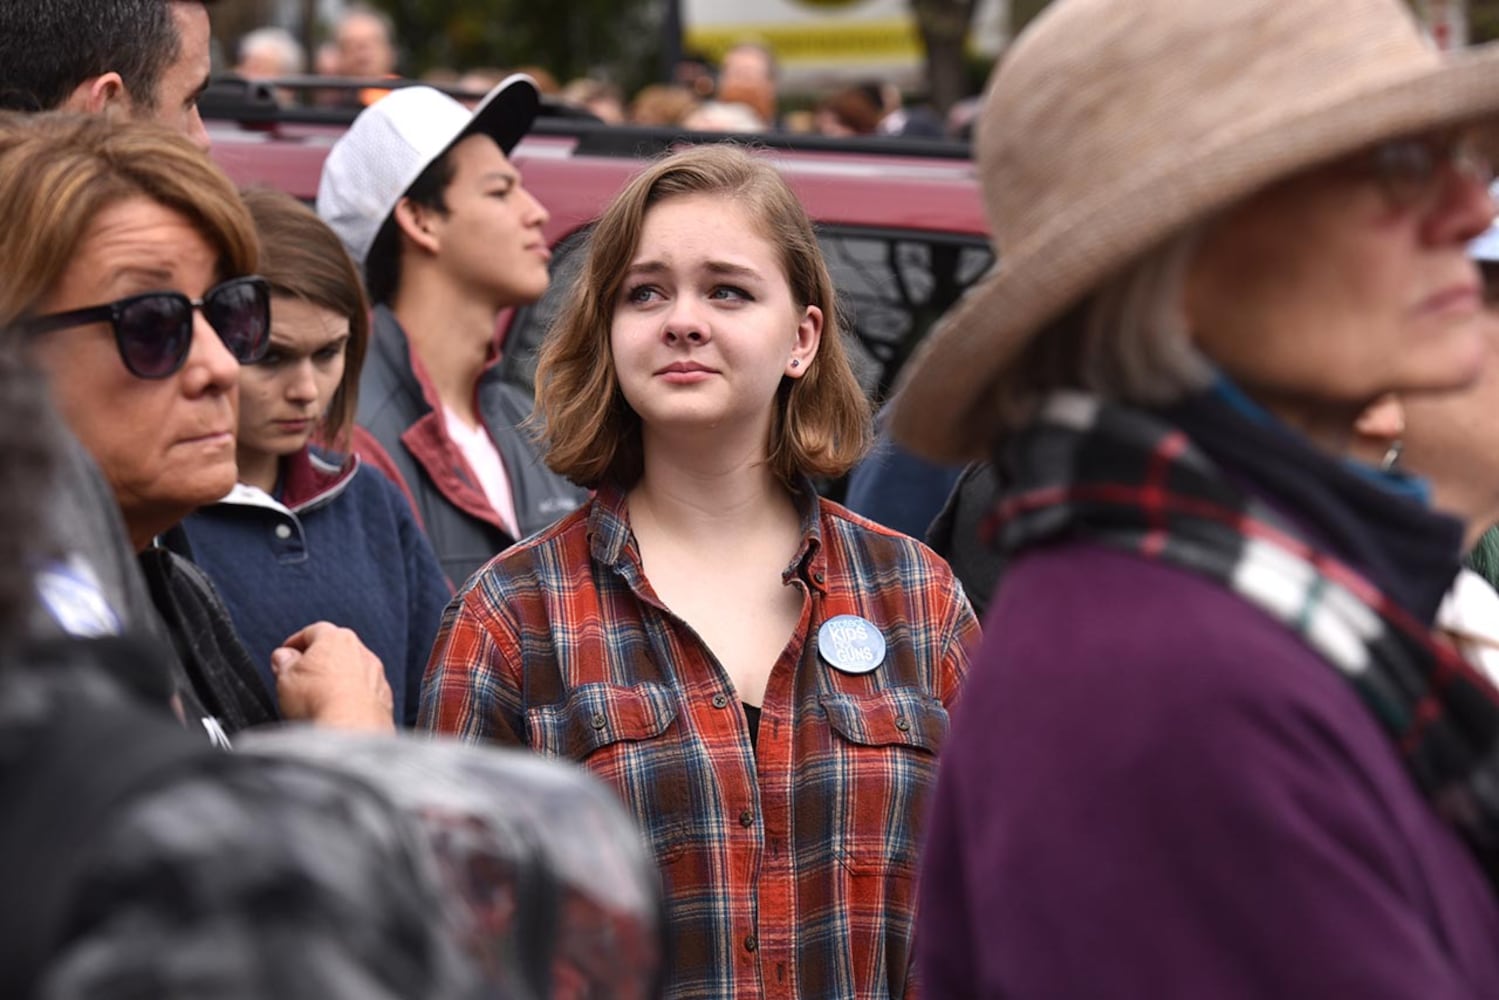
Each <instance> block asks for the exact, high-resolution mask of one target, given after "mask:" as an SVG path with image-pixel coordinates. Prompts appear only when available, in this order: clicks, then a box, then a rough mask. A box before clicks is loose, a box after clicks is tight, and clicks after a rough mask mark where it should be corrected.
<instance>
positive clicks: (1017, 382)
mask: <svg viewBox="0 0 1499 1000" xmlns="http://www.w3.org/2000/svg"><path fill="white" fill-rule="evenodd" d="M1205 228H1206V224H1199V225H1197V226H1193V227H1191V228H1190V229H1188V230H1186V231H1184V232H1181V233H1179V234H1177V235H1176V236H1173V237H1172V238H1170V239H1168V240H1166V241H1165V242H1164V243H1162V244H1160V245H1158V246H1157V247H1156V248H1155V249H1153V250H1150V251H1147V252H1146V253H1145V254H1143V255H1141V256H1140V257H1137V258H1135V260H1134V261H1132V262H1131V263H1130V264H1129V265H1127V266H1126V267H1125V268H1124V269H1123V270H1121V271H1119V272H1118V273H1116V274H1115V275H1114V276H1113V277H1112V278H1110V279H1108V280H1107V281H1105V282H1103V283H1102V284H1101V285H1099V286H1098V288H1097V289H1095V290H1094V292H1093V293H1092V294H1091V295H1089V296H1088V297H1087V298H1084V299H1082V300H1081V301H1079V302H1078V303H1076V304H1075V305H1073V307H1072V308H1071V309H1069V310H1068V311H1067V312H1066V313H1064V314H1062V316H1061V317H1059V318H1058V319H1056V320H1054V321H1053V322H1052V323H1051V324H1049V325H1048V327H1047V328H1046V329H1045V330H1043V331H1041V332H1040V333H1039V334H1038V335H1037V336H1036V337H1035V338H1033V339H1032V340H1031V342H1030V344H1028V345H1027V346H1026V348H1025V350H1024V351H1023V352H1022V353H1021V355H1020V358H1019V360H1018V361H1017V362H1016V363H1015V364H1014V365H1011V366H1009V367H1008V368H1007V369H1006V371H1005V373H1004V374H1003V375H1002V376H1001V378H1000V379H999V381H998V382H996V384H995V385H994V387H993V390H992V391H993V392H994V393H995V394H996V396H995V398H997V399H999V400H1001V401H1002V404H1003V405H1002V406H1001V408H1000V411H999V416H1000V423H999V427H998V428H997V436H998V437H1001V438H1002V437H1004V436H1005V435H1007V434H1009V433H1010V432H1012V431H1015V430H1017V429H1018V428H1020V427H1021V426H1023V425H1024V424H1025V423H1026V422H1027V421H1029V420H1030V419H1031V417H1032V416H1033V415H1034V414H1035V409H1036V405H1037V404H1038V403H1039V402H1040V401H1041V399H1042V397H1043V396H1045V395H1046V394H1047V393H1049V392H1052V391H1054V390H1057V389H1083V390H1086V391H1088V392H1091V393H1093V394H1094V395H1096V396H1098V397H1099V398H1101V399H1104V400H1108V401H1112V402H1118V403H1130V404H1134V405H1138V406H1165V405H1168V404H1171V403H1175V402H1178V401H1180V400H1181V399H1183V398H1185V397H1186V396H1188V395H1190V394H1191V393H1193V392H1197V391H1200V390H1202V389H1205V388H1207V387H1208V386H1209V385H1210V384H1211V383H1212V380H1213V373H1214V368H1213V364H1212V362H1211V361H1209V360H1208V358H1207V357H1206V356H1205V355H1204V354H1203V353H1202V352H1201V351H1199V350H1198V349H1197V346H1196V345H1195V344H1194V343H1193V341H1192V333H1191V330H1190V329H1189V328H1188V321H1187V315H1186V309H1185V304H1184V300H1183V291H1184V285H1185V282H1186V273H1187V267H1188V265H1190V264H1191V262H1192V257H1193V255H1194V254H1195V253H1196V251H1197V245H1198V243H1199V242H1200V240H1201V237H1202V233H1203V231H1204V230H1205ZM1000 266H1001V267H1003V266H1004V265H1003V263H1001V264H1000Z"/></svg>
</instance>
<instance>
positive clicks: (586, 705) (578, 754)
mask: <svg viewBox="0 0 1499 1000" xmlns="http://www.w3.org/2000/svg"><path fill="white" fill-rule="evenodd" d="M677 713H678V702H677V696H676V693H675V692H674V691H672V689H671V688H669V687H667V686H666V685H664V684H657V683H654V682H649V681H647V682H644V683H641V684H631V685H624V684H608V683H602V682H601V683H594V684H584V685H581V686H579V687H577V688H574V689H573V690H572V691H571V692H569V694H568V697H567V700H566V701H564V702H562V703H561V704H557V705H541V706H538V707H536V708H531V709H528V710H527V711H526V739H527V742H528V743H529V745H530V746H531V748H532V749H533V750H535V751H537V752H538V753H540V754H542V755H543V756H546V757H555V758H559V759H564V760H572V761H577V762H579V763H581V764H582V765H583V766H584V767H586V768H588V770H589V771H591V772H593V773H594V774H595V775H597V776H598V777H599V778H601V779H602V780H603V781H605V782H606V783H608V784H609V785H611V786H613V788H614V790H615V792H616V793H617V794H618V795H619V797H620V798H621V799H622V800H623V801H624V803H625V805H627V806H629V808H630V811H631V812H633V813H634V814H635V818H636V820H637V822H639V824H640V826H641V828H642V829H643V830H644V831H645V833H646V834H647V836H649V838H650V840H651V844H652V847H653V848H654V850H655V853H656V858H657V861H659V862H665V861H667V860H670V859H671V858H672V857H675V856H676V855H677V854H680V853H681V851H682V850H683V849H684V848H685V847H686V840H687V836H688V834H689V833H690V832H691V830H692V815H691V801H692V800H691V795H690V794H689V761H688V760H687V759H686V755H685V749H684V742H683V739H682V732H681V730H682V726H681V724H680V723H679V722H678V721H677Z"/></svg>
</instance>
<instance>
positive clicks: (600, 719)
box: [593, 712, 609, 729]
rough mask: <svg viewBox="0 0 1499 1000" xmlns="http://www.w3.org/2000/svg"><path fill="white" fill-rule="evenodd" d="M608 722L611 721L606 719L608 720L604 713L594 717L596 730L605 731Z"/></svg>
mask: <svg viewBox="0 0 1499 1000" xmlns="http://www.w3.org/2000/svg"><path fill="white" fill-rule="evenodd" d="M608 722H609V720H608V719H606V718H604V713H602V712H599V713H598V714H596V715H594V717H593V728H595V729H603V728H604V726H605V725H607V724H608Z"/></svg>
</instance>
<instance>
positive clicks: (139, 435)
mask: <svg viewBox="0 0 1499 1000" xmlns="http://www.w3.org/2000/svg"><path fill="white" fill-rule="evenodd" d="M0 218H4V219H5V220H6V225H5V226H4V227H3V230H0V274H4V275H5V280H4V281H3V282H0V329H8V330H10V331H11V335H12V336H19V337H22V338H24V340H25V342H26V346H27V348H28V349H29V351H30V354H31V357H32V359H33V361H34V362H35V363H36V365H37V366H38V367H39V368H40V370H41V371H42V372H43V374H44V375H45V376H46V377H47V379H48V383H49V386H50V389H51V392H52V396H53V399H54V400H55V402H56V404H57V407H58V410H59V412H60V413H61V414H62V416H63V418H64V419H65V420H66V422H67V423H68V425H69V426H70V427H71V428H72V430H73V432H74V434H76V435H77V437H78V439H79V440H80V441H81V442H82V443H83V445H84V446H85V447H86V448H87V449H88V450H89V452H90V453H91V454H92V455H93V457H94V459H95V461H96V462H98V464H99V467H100V469H101V470H102V472H103V473H104V476H105V478H106V479H107V480H108V482H109V484H110V487H111V489H112V490H113V492H114V495H115V499H116V500H117V501H118V502H119V505H120V510H121V513H122V514H123V516H124V521H125V527H126V530H127V532H128V534H129V536H130V540H131V542H132V543H133V545H134V547H135V548H136V550H137V552H139V553H140V563H141V568H142V570H143V571H144V572H145V575H146V577H147V582H148V584H149V586H150V590H151V596H152V600H153V602H154V603H155V605H156V608H157V611H158V612H160V615H161V617H162V619H163V620H164V621H165V624H166V627H167V628H168V630H170V631H171V632H172V635H173V638H174V640H175V645H176V648H177V652H178V654H179V659H180V661H181V664H180V665H181V667H182V668H183V671H184V673H183V675H182V676H181V678H180V680H181V681H182V682H183V686H185V687H186V688H188V689H189V691H190V693H191V694H192V695H193V696H195V698H196V700H197V701H199V702H201V703H202V705H203V707H204V708H205V709H206V712H207V713H208V715H210V716H211V717H212V718H213V720H214V721H212V722H209V723H206V724H207V725H209V726H210V727H215V726H216V727H222V728H223V729H224V730H227V731H229V732H233V731H235V730H238V729H242V728H245V727H247V726H251V725H254V724H256V723H260V722H268V721H272V720H274V719H276V718H278V717H280V716H282V715H284V716H285V717H288V718H302V719H313V720H317V721H323V722H329V723H334V724H340V725H346V726H351V727H359V728H371V727H373V728H381V727H383V728H389V726H390V724H391V719H390V716H391V708H392V701H391V692H390V690H389V687H388V685H387V684H386V682H385V679H384V675H383V670H382V668H381V665H380V662H379V660H378V658H377V657H375V656H374V655H373V654H371V653H370V652H369V650H367V649H366V648H365V647H364V646H363V644H362V643H360V641H359V640H358V638H357V636H355V635H354V634H353V633H352V632H350V631H348V630H347V629H340V628H336V627H334V626H333V625H330V624H329V623H327V622H318V623H314V624H312V625H309V626H307V627H306V628H303V629H301V630H299V631H296V632H295V633H294V634H289V635H288V636H287V637H285V640H284V643H283V645H282V647H281V648H280V649H278V650H277V651H276V654H275V657H276V659H275V666H276V678H275V680H276V683H275V688H276V693H277V696H278V698H279V702H280V712H279V713H278V710H277V705H276V700H273V698H272V696H271V692H270V690H269V689H268V687H267V684H266V683H265V682H263V681H262V679H261V677H260V675H259V672H258V670H257V667H256V665H255V664H253V663H252V662H251V661H250V659H249V657H248V655H247V654H246V653H245V651H244V647H243V646H242V645H241V644H240V643H239V640H238V639H237V637H236V636H235V633H234V629H233V626H232V624H231V623H230V621H229V620H228V617H227V616H226V615H225V614H224V612H223V609H222V606H221V605H220V603H219V602H218V599H217V597H216V595H214V594H213V592H212V588H211V587H210V586H208V585H207V583H206V580H205V579H204V578H203V577H202V575H201V572H200V571H198V570H197V569H196V567H194V566H193V565H192V564H191V563H190V562H188V561H186V560H184V559H182V558H180V557H178V556H176V555H175V554H174V553H173V552H172V551H171V550H170V543H171V542H172V540H173V538H174V537H175V536H176V535H177V532H176V529H177V526H178V524H179V522H180V521H181V520H182V519H183V518H184V517H186V516H187V515H188V514H189V513H190V512H191V511H192V510H193V509H195V508H197V507H199V506H201V505H203V504H206V503H212V502H214V501H215V500H218V499H219V498H221V497H223V496H224V495H225V494H226V493H228V492H229V490H230V489H231V488H232V487H233V486H234V483H235V478H236V475H235V472H236V467H235V431H236V400H237V396H238V379H239V369H240V365H241V364H242V363H248V362H253V361H255V360H256V359H257V358H259V357H260V356H261V355H262V354H263V353H264V351H265V349H266V346H267V344H268V337H269V334H270V313H269V289H268V287H267V285H266V283H265V281H264V280H263V279H261V278H259V277H256V276H255V274H254V271H255V265H256V262H257V253H258V249H257V241H256V236H255V229H254V224H253V222H252V220H251V219H250V216H249V214H248V212H247V211H246V209H245V207H244V205H243V203H242V202H241V201H240V199H239V196H238V194H237V192H236V191H235V190H234V188H233V186H232V185H231V184H230V182H229V180H228V179H227V178H226V177H224V175H223V174H222V173H220V172H219V170H218V169H217V168H216V167H214V166H213V165H212V164H211V163H210V162H209V161H208V160H207V159H206V158H205V157H204V156H203V154H202V153H201V152H200V151H198V150H197V149H195V148H194V147H193V146H192V145H191V144H190V143H188V142H186V141H185V140H183V139H182V138H181V137H180V136H177V135H175V134H173V133H171V132H169V131H166V130H163V129H160V128H158V127H154V126H147V125H141V124H126V123H120V122H111V121H109V120H107V119H103V118H78V117H73V116H67V115H38V116H29V117H25V118H20V117H14V116H3V117H0Z"/></svg>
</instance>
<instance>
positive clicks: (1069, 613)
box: [970, 542, 1367, 728]
mask: <svg viewBox="0 0 1499 1000" xmlns="http://www.w3.org/2000/svg"><path fill="white" fill-rule="evenodd" d="M1041 663H1044V664H1045V665H1046V667H1045V669H1044V670H1037V669H1033V667H1034V666H1035V665H1036V664H1041ZM974 673H975V676H974V678H973V679H974V680H977V681H978V682H979V683H978V687H980V688H981V689H983V688H989V689H990V693H991V695H993V696H997V697H1000V698H1002V699H1005V700H1009V699H1013V698H1022V699H1024V698H1032V697H1041V698H1045V699H1048V700H1049V701H1055V702H1058V703H1067V702H1071V703H1073V707H1074V709H1075V710H1076V711H1077V712H1078V713H1080V714H1081V715H1087V716H1102V715H1113V714H1114V713H1117V712H1120V711H1127V712H1130V713H1132V715H1133V717H1134V718H1135V719H1136V720H1138V721H1139V724H1140V725H1141V726H1144V727H1146V728H1148V727H1150V726H1153V725H1159V724H1164V723H1168V722H1169V723H1171V724H1173V725H1180V726H1184V727H1192V726H1196V725H1198V724H1199V723H1200V722H1201V721H1202V720H1204V719H1208V718H1211V717H1212V712H1213V711H1214V710H1215V709H1216V708H1220V707H1226V706H1232V711H1233V712H1235V713H1236V714H1237V713H1242V712H1245V711H1248V712H1250V713H1260V712H1263V713H1265V715H1264V717H1265V718H1270V717H1273V716H1274V715H1275V714H1276V713H1277V712H1280V711H1287V712H1291V713H1297V712H1300V713H1302V714H1303V717H1305V712H1306V711H1310V712H1311V713H1312V714H1322V715H1325V716H1327V717H1331V716H1337V717H1339V719H1340V720H1342V721H1345V722H1346V721H1353V720H1355V719H1357V720H1358V722H1357V724H1359V725H1362V724H1364V723H1366V722H1367V720H1366V719H1363V718H1362V716H1361V715H1360V713H1363V711H1364V710H1363V708H1362V706H1361V705H1360V704H1359V703H1358V701H1357V699H1356V698H1354V697H1353V696H1352V694H1351V691H1350V689H1349V687H1348V684H1347V682H1346V681H1344V680H1343V679H1342V677H1340V676H1339V675H1338V674H1337V672H1336V671H1335V669H1334V668H1333V667H1332V666H1330V665H1329V664H1327V663H1326V662H1324V661H1323V660H1322V658H1321V657H1320V656H1318V655H1317V654H1316V653H1315V652H1314V651H1313V650H1312V649H1311V648H1310V647H1309V646H1307V644H1306V643H1305V642H1304V641H1303V640H1302V639H1301V638H1300V637H1299V636H1298V635H1296V633H1295V632H1293V631H1292V629H1291V628H1289V627H1288V626H1286V625H1285V624H1283V623H1282V622H1280V621H1278V620H1276V619H1275V618H1273V617H1272V616H1271V615H1270V614H1268V613H1267V612H1266V611H1264V610H1263V609H1261V608H1259V607H1256V606H1255V605H1253V604H1251V603H1249V602H1248V601H1247V600H1245V599H1244V598H1243V597H1241V596H1240V595H1238V594H1236V593H1234V592H1233V591H1232V590H1231V589H1229V587H1228V586H1226V585H1224V584H1222V583H1220V582H1218V581H1216V580H1212V579H1210V578H1208V577H1206V576H1203V575H1201V574H1199V573H1197V572H1194V571H1192V570H1188V569H1185V568H1181V567H1178V566H1173V565H1167V564H1165V563H1163V562H1160V561H1159V560H1155V559H1151V558H1148V557H1146V556H1143V555H1140V554H1137V553H1132V552H1126V551H1122V550H1119V549H1115V548H1111V547H1106V546H1101V545H1096V544H1090V543H1086V542H1066V543H1062V544H1058V545H1054V546H1049V547H1047V548H1045V549H1041V550H1039V551H1036V552H1033V553H1030V554H1027V555H1023V556H1021V557H1020V558H1018V559H1016V561H1015V562H1014V563H1013V564H1012V565H1011V567H1010V569H1009V570H1008V571H1007V573H1006V576H1005V578H1004V579H1003V580H1002V581H1001V583H1000V585H999V588H998V589H997V590H996V592H995V595H994V598H993V601H992V604H991V607H990V610H989V614H988V617H987V619H986V630H985V640H984V642H983V644H982V645H981V646H980V648H979V650H978V652H977V654H976V657H975V671H974ZM972 693H973V692H972V691H970V694H972ZM980 697H981V698H983V697H986V696H985V695H981V696H980ZM1364 714H1366V713H1364Z"/></svg>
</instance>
